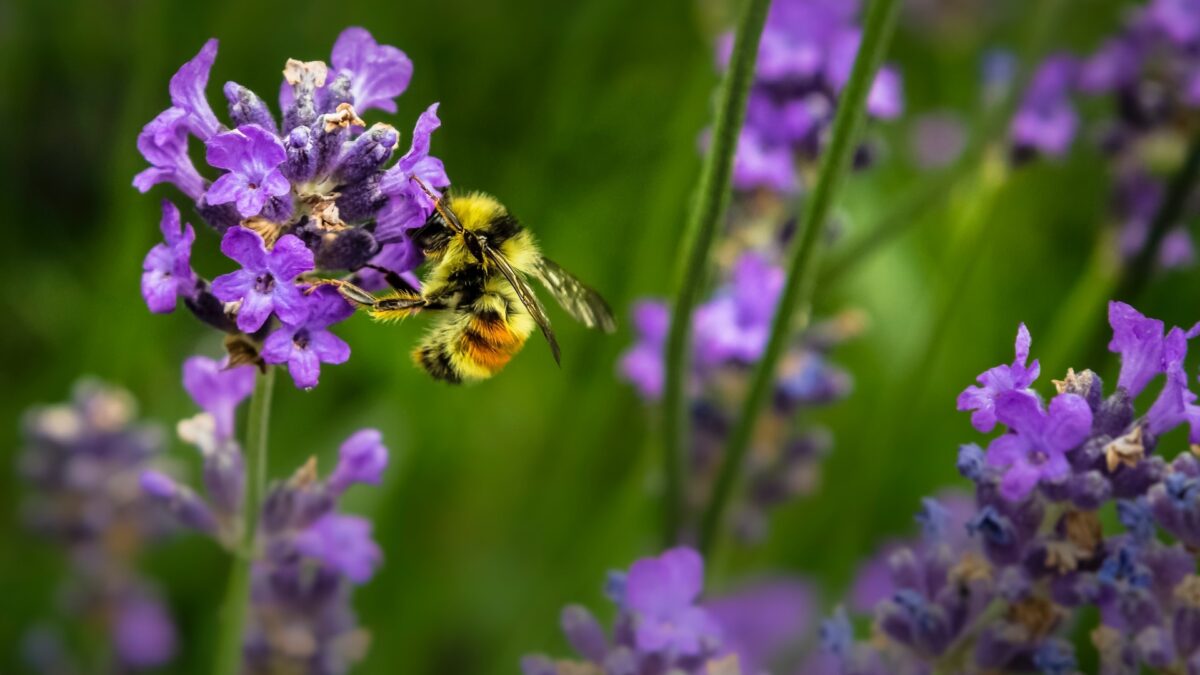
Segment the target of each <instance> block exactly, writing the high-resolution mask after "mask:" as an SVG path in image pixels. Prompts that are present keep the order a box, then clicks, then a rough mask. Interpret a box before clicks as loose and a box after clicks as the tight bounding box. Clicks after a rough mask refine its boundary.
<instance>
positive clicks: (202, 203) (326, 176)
mask: <svg viewBox="0 0 1200 675" xmlns="http://www.w3.org/2000/svg"><path fill="white" fill-rule="evenodd" d="M216 54H217V42H216V40H210V41H208V42H207V43H205V45H204V47H203V49H201V51H200V53H199V54H197V55H196V57H195V58H193V59H192V60H190V61H188V62H187V63H185V64H184V65H183V66H182V67H181V68H180V69H179V71H178V72H177V73H176V74H175V76H174V77H172V79H171V83H170V87H169V89H170V98H171V107H170V108H168V109H167V110H165V111H164V112H162V113H160V114H159V115H157V116H156V117H155V118H154V119H153V120H152V121H151V122H150V123H149V124H147V125H146V127H145V128H144V129H143V131H142V133H141V135H139V137H138V149H139V150H140V151H141V152H142V155H143V156H144V157H145V158H146V160H147V161H148V162H149V163H150V165H151V166H150V168H148V169H146V170H145V171H142V172H141V173H139V174H138V175H137V177H136V178H135V179H134V186H135V187H137V188H138V189H139V190H141V191H142V192H145V191H147V190H149V189H150V188H151V187H152V186H154V185H156V184H159V183H170V184H173V185H174V186H175V187H176V188H178V189H179V190H180V191H181V192H182V193H183V194H184V195H186V196H187V197H188V198H189V199H191V200H192V201H193V202H194V203H195V206H196V209H197V211H198V213H199V214H200V216H201V217H202V218H204V220H205V221H207V222H208V223H209V225H211V226H212V227H213V228H214V229H215V230H216V231H217V232H218V233H219V234H221V235H222V236H223V240H222V246H221V250H222V251H223V252H224V253H225V254H226V255H227V256H229V257H230V258H232V259H233V260H234V261H235V262H237V263H239V264H240V265H241V267H242V269H241V270H239V271H235V272H231V273H227V274H223V275H220V276H218V277H217V278H216V279H213V281H212V283H211V285H210V283H209V281H208V280H207V279H206V278H204V277H202V276H200V275H198V274H196V273H194V272H192V271H191V269H190V267H188V264H187V263H188V257H189V256H188V253H189V251H190V245H191V242H192V241H193V240H194V235H193V234H191V232H192V231H191V229H190V227H189V228H188V229H187V230H186V231H185V232H184V234H183V235H179V234H177V231H178V226H177V225H171V227H170V228H169V229H170V231H169V232H168V231H167V229H168V224H169V222H168V221H170V218H164V225H163V227H164V234H165V235H166V244H165V245H164V246H163V247H161V248H160V247H156V248H155V249H154V251H152V252H151V255H150V256H148V257H147V260H146V263H145V266H144V268H145V275H144V278H143V295H144V296H145V297H146V301H147V304H148V305H149V306H150V308H151V310H152V311H155V312H166V311H170V309H171V308H173V307H174V305H175V300H176V298H177V297H183V298H184V299H185V301H186V304H187V306H188V308H189V309H191V310H192V312H193V313H194V314H195V315H196V316H197V317H198V318H199V319H201V320H202V321H203V322H204V323H206V324H208V325H210V326H213V327H215V328H217V329H219V330H222V331H225V332H227V333H230V334H233V335H234V338H233V339H231V340H229V341H228V342H227V344H230V345H234V346H235V347H236V349H235V350H233V351H231V353H234V355H235V356H236V357H237V358H238V359H239V362H254V363H257V364H259V365H261V364H263V363H265V362H266V361H267V354H266V350H267V345H266V344H265V343H264V340H265V339H267V338H268V335H273V336H276V337H275V341H274V343H272V345H271V349H270V362H271V363H288V364H289V368H290V369H291V370H292V371H293V375H294V378H293V379H294V380H295V381H296V383H297V386H299V387H301V388H309V387H312V386H314V385H315V384H316V382H317V372H318V367H319V363H321V362H325V363H339V362H342V361H344V360H345V359H346V358H347V357H348V355H349V348H348V346H346V345H345V344H344V343H341V342H340V341H337V339H336V338H333V337H332V336H331V335H330V334H329V333H328V332H327V331H325V330H324V329H326V328H328V327H329V326H330V325H331V324H332V323H333V322H336V321H340V320H342V319H344V318H346V317H347V316H348V315H349V313H345V314H342V313H337V312H333V313H331V312H328V311H323V308H318V310H317V313H318V317H317V318H314V319H312V321H311V322H309V319H308V317H307V311H308V303H306V302H304V300H303V298H302V297H301V292H300V288H299V287H298V284H299V283H300V280H298V279H297V275H299V274H302V273H311V274H313V275H330V274H346V273H349V276H348V277H347V278H349V279H351V280H354V281H357V282H361V283H363V284H364V285H366V286H367V287H370V288H373V289H378V288H380V287H381V286H383V285H385V283H386V280H387V279H389V278H392V275H393V274H396V275H404V274H406V273H408V272H410V271H411V270H413V269H414V268H416V267H417V266H418V265H420V264H421V263H422V262H423V260H424V254H423V252H422V251H421V250H420V249H419V247H416V246H414V245H413V244H412V242H411V240H410V235H411V232H412V230H414V229H415V228H417V227H419V226H421V225H423V224H424V222H425V220H426V219H427V218H428V216H429V215H430V213H431V212H432V211H433V202H432V200H431V199H430V198H429V197H428V195H426V194H425V193H424V192H423V191H421V190H420V188H419V187H418V186H417V185H416V184H415V183H414V182H413V180H412V179H413V178H414V177H415V178H420V179H421V180H423V181H424V182H425V183H426V184H427V185H429V186H432V187H433V188H435V189H443V188H445V187H447V186H448V185H449V183H450V181H449V178H448V177H447V175H446V171H445V168H444V167H443V165H442V162H441V161H440V160H439V159H437V158H436V157H433V156H431V155H430V140H431V137H432V134H433V131H434V130H435V129H437V128H438V127H439V126H440V121H439V120H438V117H437V104H436V103H435V104H433V105H431V106H429V108H428V109H427V110H426V111H425V112H424V113H422V114H421V115H420V117H419V119H418V120H417V123H416V128H415V130H414V133H413V138H412V139H411V147H410V149H409V151H408V152H407V153H406V154H405V155H404V156H403V157H400V158H399V160H398V161H396V162H394V163H392V159H393V154H394V153H395V150H396V148H397V147H398V146H399V142H400V132H399V131H397V130H396V129H395V128H394V127H392V126H390V125H388V124H374V125H371V126H370V127H368V126H367V123H366V122H364V121H363V120H362V119H361V118H360V117H359V114H360V113H363V112H366V111H368V110H384V111H387V112H395V110H396V103H395V98H396V97H397V96H399V95H400V94H401V93H403V92H404V90H405V89H406V88H407V87H408V83H409V81H410V79H411V77H412V63H411V62H410V61H409V59H408V57H407V56H405V54H404V53H403V52H402V51H400V50H399V49H397V48H395V47H392V46H388V45H381V44H379V43H377V42H376V41H375V39H374V38H373V37H372V36H371V34H370V33H369V32H367V31H366V30H365V29H362V28H348V29H346V30H345V31H343V33H342V34H341V35H340V36H339V37H338V39H337V42H336V43H335V45H334V49H333V54H332V56H331V60H330V63H331V65H326V64H325V63H323V62H321V61H308V62H303V61H298V60H295V59H292V60H289V61H288V62H287V65H286V67H285V69H284V82H283V84H282V87H281V90H280V97H279V98H280V107H281V109H282V115H281V116H280V117H276V115H275V114H274V113H273V112H272V111H271V108H270V106H269V105H268V104H267V103H266V101H264V100H263V98H262V97H260V96H259V95H258V94H256V93H254V92H253V91H251V90H249V89H248V88H246V87H244V86H242V85H240V84H238V83H236V82H226V83H225V85H224V86H223V87H222V91H223V93H224V95H225V99H226V101H227V103H228V110H229V120H230V123H229V124H228V125H226V124H225V123H223V122H222V121H221V120H220V119H219V118H218V117H217V115H216V113H215V112H214V111H213V109H212V108H211V106H210V105H209V103H208V99H207V95H206V91H205V90H206V88H207V85H208V78H209V72H210V70H211V68H212V66H213V63H214V61H215V59H216ZM191 137H194V138H196V139H197V140H199V141H200V142H202V143H203V144H204V145H205V150H206V152H205V158H206V160H207V163H208V165H209V167H210V168H211V169H213V171H212V172H208V171H206V172H205V174H202V173H201V172H200V171H198V170H197V168H196V167H195V166H194V165H193V164H192V162H191V160H190V158H189V153H188V142H189V138H191ZM389 164H391V166H389ZM206 174H207V175H206ZM176 220H177V217H176ZM170 222H175V221H170ZM335 316H337V318H333V317H335ZM326 319H329V320H330V321H329V322H328V323H324V324H321V322H322V321H325V320H326ZM306 332H307V333H311V334H314V335H317V336H319V339H318V340H317V342H315V343H312V344H311V348H310V347H309V346H307V343H306V345H303V346H300V347H298V348H296V349H292V350H290V351H289V350H288V349H287V345H288V340H287V339H286V336H287V335H289V334H290V335H292V337H293V338H295V339H293V340H292V343H293V344H297V345H299V344H300V343H301V342H304V338H303V337H302V336H301V334H303V333H306ZM297 336H301V337H297ZM297 340H299V342H297ZM335 341H336V344H335ZM235 352H236V353H235Z"/></svg>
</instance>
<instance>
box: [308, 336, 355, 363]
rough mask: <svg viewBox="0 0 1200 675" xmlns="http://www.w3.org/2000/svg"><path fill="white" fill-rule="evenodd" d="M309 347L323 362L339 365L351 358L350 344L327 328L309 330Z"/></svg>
mask: <svg viewBox="0 0 1200 675" xmlns="http://www.w3.org/2000/svg"><path fill="white" fill-rule="evenodd" d="M308 348H309V349H311V350H312V352H313V353H314V354H316V355H317V358H318V359H320V360H321V361H322V362H323V363H329V364H332V365H337V364H339V363H345V362H346V361H348V360H349V359H350V345H348V344H346V341H345V340H343V339H341V338H340V337H338V336H336V335H334V334H333V333H330V332H329V331H327V330H312V331H309V333H308Z"/></svg>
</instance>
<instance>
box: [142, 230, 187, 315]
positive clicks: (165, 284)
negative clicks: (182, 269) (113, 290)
mask: <svg viewBox="0 0 1200 675" xmlns="http://www.w3.org/2000/svg"><path fill="white" fill-rule="evenodd" d="M169 256H170V252H169V250H168V249H167V247H166V246H165V245H163V244H159V245H157V246H155V247H154V248H152V249H150V252H149V253H147V254H146V260H145V262H144V263H143V264H142V268H143V270H144V271H143V272H142V284H141V288H142V298H144V299H145V300H146V306H147V307H148V308H150V311H151V312H153V313H155V314H169V313H171V312H173V311H175V305H176V301H177V300H178V298H179V293H178V288H179V285H178V283H176V278H175V277H173V276H171V275H170V273H169V272H166V271H164V270H162V269H161V268H156V267H155V266H154V265H155V260H156V259H158V260H160V261H161V259H162V258H164V257H167V262H171V259H170V258H169Z"/></svg>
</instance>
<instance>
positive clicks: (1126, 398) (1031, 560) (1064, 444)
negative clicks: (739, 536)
mask: <svg viewBox="0 0 1200 675" xmlns="http://www.w3.org/2000/svg"><path fill="white" fill-rule="evenodd" d="M1109 321H1110V324H1111V325H1112V329H1113V338H1112V341H1111V342H1110V344H1109V348H1110V350H1112V351H1113V352H1116V353H1118V354H1120V356H1121V370H1120V373H1119V376H1118V379H1117V384H1116V387H1115V389H1114V391H1112V392H1111V393H1110V394H1108V395H1107V396H1106V395H1105V392H1104V388H1103V384H1102V382H1101V381H1100V378H1099V377H1098V376H1097V375H1096V374H1095V373H1093V372H1092V371H1090V370H1085V371H1083V372H1081V373H1076V372H1074V371H1069V372H1068V373H1067V375H1066V377H1065V378H1064V379H1062V380H1056V381H1055V382H1054V384H1055V387H1056V390H1057V393H1056V395H1055V396H1054V398H1052V399H1051V400H1050V401H1049V402H1048V403H1047V402H1045V401H1043V400H1042V398H1041V397H1040V395H1039V394H1038V392H1037V391H1036V390H1034V389H1033V388H1032V387H1033V385H1034V383H1035V381H1036V379H1037V377H1038V365H1037V362H1036V361H1034V362H1032V363H1030V362H1029V355H1030V346H1031V339H1030V335H1029V332H1028V331H1027V330H1026V329H1025V327H1024V326H1022V327H1021V328H1020V330H1019V332H1018V336H1017V348H1016V352H1017V354H1016V358H1015V359H1014V361H1013V363H1012V364H1008V365H1001V366H997V367H995V368H992V369H990V370H988V371H986V372H984V373H983V374H982V375H980V377H979V380H978V385H977V386H972V387H969V388H967V389H966V390H965V391H964V392H963V394H962V395H961V396H960V397H959V401H958V407H959V409H960V410H964V411H971V412H972V418H971V421H972V424H973V426H974V427H975V428H976V429H977V430H979V431H980V432H983V433H987V432H990V431H992V430H993V429H994V428H995V427H996V426H997V425H1003V426H1004V427H1005V430H1003V431H1002V432H1001V433H1000V434H999V435H997V436H995V437H994V438H993V439H992V440H991V442H990V443H989V444H988V445H987V448H986V450H985V449H983V448H981V447H979V446H978V445H973V444H972V445H965V446H963V447H962V448H961V449H960V451H959V456H958V467H959V470H960V471H961V473H962V474H963V475H964V476H965V477H967V478H968V479H970V480H971V481H972V482H973V483H974V485H975V495H974V499H973V500H970V501H966V500H963V499H961V498H943V499H941V500H935V499H927V500H925V502H924V505H923V508H922V510H921V513H920V514H919V516H918V520H919V521H920V522H921V524H922V530H923V534H922V537H921V538H920V539H919V540H917V541H914V542H910V543H907V544H903V545H892V546H889V547H888V548H887V549H886V550H885V552H884V554H883V555H882V556H881V558H880V559H879V560H877V561H875V562H873V563H871V564H869V565H867V566H866V567H865V568H864V572H863V574H862V576H861V577H860V581H859V582H858V584H857V585H856V587H855V591H854V594H853V596H852V602H851V607H852V609H855V610H857V611H873V614H874V619H875V626H876V627H877V633H878V635H877V637H876V638H875V639H873V640H872V641H870V642H869V643H867V642H855V640H854V636H853V631H852V629H851V624H850V623H849V620H848V618H847V617H846V616H845V614H839V615H838V616H836V617H835V618H834V619H832V620H830V621H829V622H827V623H826V625H825V628H824V631H823V637H824V643H825V647H826V649H827V651H828V653H829V654H830V655H831V658H833V659H834V660H835V661H836V662H837V663H838V664H839V667H840V670H839V671H836V672H842V673H861V674H868V673H879V674H881V675H882V674H883V673H895V672H929V671H930V670H933V671H936V672H1010V671H1019V672H1031V671H1032V672H1041V673H1046V674H1049V675H1065V674H1068V673H1075V672H1078V665H1077V659H1076V656H1075V652H1074V649H1075V648H1074V646H1073V645H1072V643H1071V642H1070V641H1069V640H1068V637H1069V634H1068V631H1069V630H1077V629H1078V628H1080V627H1081V626H1080V622H1082V621H1088V620H1087V619H1085V618H1084V616H1086V615H1082V614H1081V610H1082V609H1084V608H1088V607H1090V608H1094V611H1095V613H1096V615H1097V616H1098V617H1099V618H1098V623H1096V624H1094V625H1088V624H1084V625H1083V627H1086V628H1089V629H1090V630H1091V633H1090V635H1091V641H1092V644H1093V645H1094V646H1095V648H1096V650H1097V652H1098V655H1099V660H1100V671H1099V672H1102V673H1113V674H1117V673H1137V672H1139V669H1140V671H1141V672H1147V671H1153V672H1179V673H1184V672H1186V673H1197V672H1200V576H1197V575H1196V565H1197V561H1196V557H1195V556H1196V551H1197V550H1198V549H1197V545H1198V544H1200V460H1197V458H1196V456H1195V454H1194V448H1195V447H1197V446H1196V445H1195V444H1196V443H1197V441H1200V406H1197V405H1196V404H1195V400H1196V395H1195V394H1193V393H1192V392H1191V391H1190V389H1189V384H1188V377H1187V375H1186V368H1185V366H1184V360H1185V357H1186V355H1187V342H1188V340H1189V339H1191V338H1192V337H1193V336H1194V335H1195V334H1196V333H1197V332H1200V329H1197V328H1192V329H1191V330H1186V331H1185V330H1184V329H1182V328H1178V327H1176V328H1171V329H1169V330H1167V329H1166V326H1165V325H1164V324H1163V323H1162V322H1161V321H1158V320H1156V319H1152V318H1148V317H1145V316H1143V315H1142V314H1140V313H1139V312H1138V311H1137V310H1135V309H1134V308H1132V307H1130V306H1129V305H1126V304H1124V303H1119V302H1113V303H1111V304H1110V306H1109ZM1159 376H1162V378H1161V379H1162V380H1163V382H1162V386H1161V389H1160V390H1159V391H1158V393H1157V395H1156V396H1155V397H1154V399H1153V401H1151V402H1150V403H1149V405H1147V406H1145V407H1144V408H1142V411H1141V412H1140V414H1139V412H1138V410H1139V406H1137V405H1136V402H1137V398H1138V397H1139V396H1140V395H1141V394H1142V393H1143V392H1144V391H1145V390H1146V389H1147V388H1148V387H1149V385H1150V384H1151V383H1152V382H1154V381H1155V380H1156V379H1159ZM1179 427H1185V428H1186V432H1187V437H1188V440H1189V441H1190V443H1191V448H1192V449H1189V450H1187V451H1184V452H1182V453H1180V454H1178V456H1176V457H1175V458H1174V459H1170V458H1167V457H1165V456H1164V455H1163V453H1162V451H1161V449H1160V448H1159V439H1160V438H1163V437H1164V435H1165V434H1167V433H1169V432H1171V431H1172V430H1174V429H1176V428H1179ZM1108 505H1115V511H1116V515H1117V521H1119V524H1120V525H1119V527H1114V526H1111V525H1108V524H1106V522H1105V519H1104V518H1102V517H1101V516H1100V510H1101V509H1103V508H1105V507H1106V506H1108Z"/></svg>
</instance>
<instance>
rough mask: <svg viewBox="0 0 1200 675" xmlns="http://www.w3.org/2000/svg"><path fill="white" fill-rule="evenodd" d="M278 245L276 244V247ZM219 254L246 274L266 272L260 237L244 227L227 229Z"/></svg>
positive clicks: (281, 239)
mask: <svg viewBox="0 0 1200 675" xmlns="http://www.w3.org/2000/svg"><path fill="white" fill-rule="evenodd" d="M290 236H292V235H285V236H283V237H280V239H279V241H283V240H284V239H287V238H288V237H290ZM293 238H294V237H293ZM278 245H279V244H278V243H277V244H276V247H278ZM221 253H224V254H225V255H226V257H228V258H230V259H232V260H233V261H235V262H237V263H239V264H240V265H241V266H242V267H243V268H245V269H246V271H248V272H253V273H256V274H257V273H260V272H265V271H267V247H266V245H265V244H263V239H262V237H261V236H260V235H259V234H258V233H257V232H255V231H254V230H250V229H247V228H245V227H231V228H229V230H227V231H226V232H225V236H224V237H222V238H221ZM310 255H311V254H310ZM293 276H294V275H293ZM222 299H224V298H222Z"/></svg>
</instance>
